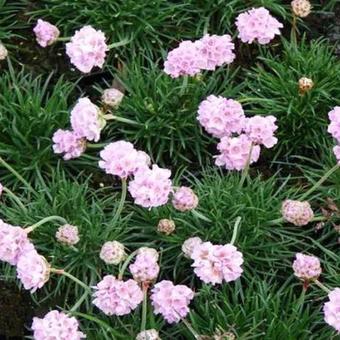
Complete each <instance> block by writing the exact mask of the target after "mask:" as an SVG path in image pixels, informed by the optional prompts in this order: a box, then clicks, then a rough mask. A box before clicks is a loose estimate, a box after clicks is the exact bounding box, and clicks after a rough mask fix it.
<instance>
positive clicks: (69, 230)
mask: <svg viewBox="0 0 340 340" xmlns="http://www.w3.org/2000/svg"><path fill="white" fill-rule="evenodd" d="M55 236H56V239H57V241H58V242H60V243H63V244H66V245H68V246H73V245H75V244H77V243H78V242H79V233H78V227H76V226H74V225H71V224H64V225H62V226H60V227H59V228H58V230H57V232H56V234H55Z"/></svg>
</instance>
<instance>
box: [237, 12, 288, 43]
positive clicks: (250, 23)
mask: <svg viewBox="0 0 340 340" xmlns="http://www.w3.org/2000/svg"><path fill="white" fill-rule="evenodd" d="M236 26H237V29H238V31H239V33H238V37H239V38H240V39H241V40H242V42H244V43H248V44H251V43H253V42H254V41H257V42H258V43H259V44H261V45H264V44H268V43H269V42H270V41H271V40H272V39H274V37H275V35H280V34H281V32H280V28H282V27H283V25H282V24H281V23H280V22H279V21H278V20H276V19H275V18H274V17H272V16H271V15H270V13H269V11H268V10H267V9H266V8H264V7H260V8H253V9H251V10H249V11H246V12H244V13H241V14H240V15H239V16H238V17H237V19H236Z"/></svg>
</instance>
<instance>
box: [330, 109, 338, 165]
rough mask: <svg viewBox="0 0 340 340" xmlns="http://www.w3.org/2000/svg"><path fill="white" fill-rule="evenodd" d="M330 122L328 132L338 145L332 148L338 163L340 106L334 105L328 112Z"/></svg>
mask: <svg viewBox="0 0 340 340" xmlns="http://www.w3.org/2000/svg"><path fill="white" fill-rule="evenodd" d="M328 117H329V119H330V121H331V122H330V124H329V125H328V132H329V133H330V134H331V135H332V137H333V138H334V139H335V140H336V142H337V143H338V145H336V146H335V147H334V148H333V152H334V155H335V157H336V160H337V161H338V163H339V164H340V106H335V107H334V109H333V110H332V111H330V112H329V113H328Z"/></svg>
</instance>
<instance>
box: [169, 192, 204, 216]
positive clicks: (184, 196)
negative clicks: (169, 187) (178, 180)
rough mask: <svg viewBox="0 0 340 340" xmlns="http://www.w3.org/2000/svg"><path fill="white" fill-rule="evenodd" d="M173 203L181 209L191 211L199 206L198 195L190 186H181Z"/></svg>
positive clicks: (176, 207)
mask: <svg viewBox="0 0 340 340" xmlns="http://www.w3.org/2000/svg"><path fill="white" fill-rule="evenodd" d="M172 205H173V206H174V208H175V209H177V210H179V211H189V210H192V209H195V208H196V207H197V205H198V197H197V196H196V195H195V193H194V192H193V190H192V189H190V188H189V187H180V188H178V189H177V190H176V191H175V193H174V196H173V199H172Z"/></svg>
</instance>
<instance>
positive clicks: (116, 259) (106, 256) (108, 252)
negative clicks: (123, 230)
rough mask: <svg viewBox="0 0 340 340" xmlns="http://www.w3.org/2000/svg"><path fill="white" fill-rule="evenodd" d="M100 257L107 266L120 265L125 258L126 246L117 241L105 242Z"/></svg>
mask: <svg viewBox="0 0 340 340" xmlns="http://www.w3.org/2000/svg"><path fill="white" fill-rule="evenodd" d="M99 257H100V258H101V259H102V260H103V261H104V262H105V263H107V264H115V265H117V264H119V263H121V262H122V261H123V260H124V259H125V257H126V253H125V250H124V245H123V244H121V243H120V242H117V241H108V242H105V243H104V244H103V246H102V249H101V250H100V255H99Z"/></svg>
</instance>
